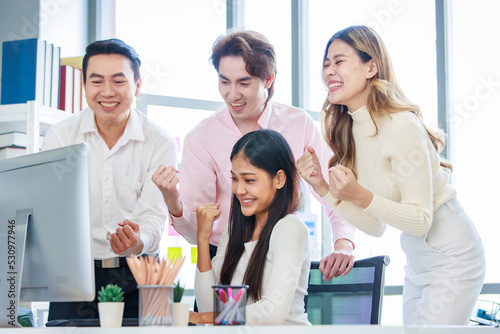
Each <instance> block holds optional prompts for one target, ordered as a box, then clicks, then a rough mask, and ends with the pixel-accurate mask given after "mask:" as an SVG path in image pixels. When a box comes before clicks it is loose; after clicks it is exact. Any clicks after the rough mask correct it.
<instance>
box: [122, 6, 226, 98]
mask: <svg viewBox="0 0 500 334" xmlns="http://www.w3.org/2000/svg"><path fill="white" fill-rule="evenodd" d="M116 13H117V15H116V36H117V37H118V38H120V39H123V40H124V41H125V42H126V43H128V44H130V45H132V46H133V47H134V48H135V49H136V51H137V52H138V53H139V57H140V58H141V61H142V64H143V65H142V66H141V73H142V76H143V89H142V93H146V94H155V95H166V96H177V97H186V98H194V99H201V100H219V93H218V91H217V85H216V84H214V82H216V80H217V74H216V72H215V70H214V68H213V67H212V65H211V64H210V62H209V58H210V50H211V47H212V44H213V42H214V41H215V39H216V38H217V37H218V36H220V35H222V34H224V32H225V30H226V7H225V1H223V0H212V1H207V0H190V1H155V0H145V1H141V2H140V4H139V3H138V2H137V1H133V0H120V1H116Z"/></svg>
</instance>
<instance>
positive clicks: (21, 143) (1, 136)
mask: <svg viewBox="0 0 500 334" xmlns="http://www.w3.org/2000/svg"><path fill="white" fill-rule="evenodd" d="M42 141H43V137H42V136H40V143H42ZM27 143H28V140H27V135H26V133H22V132H15V131H13V132H6V133H0V160H3V159H9V158H15V157H18V156H21V155H24V154H26V146H27Z"/></svg>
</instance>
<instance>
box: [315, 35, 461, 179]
mask: <svg viewBox="0 0 500 334" xmlns="http://www.w3.org/2000/svg"><path fill="white" fill-rule="evenodd" d="M336 39H340V40H342V41H344V42H345V43H347V44H348V45H349V46H351V47H352V48H354V49H355V50H356V52H357V53H358V55H359V56H360V58H361V60H362V61H363V62H365V63H366V62H367V61H370V60H372V59H373V61H374V62H375V64H376V66H377V69H378V72H377V74H376V75H375V76H373V78H371V82H370V86H369V92H368V95H367V100H366V107H367V109H368V111H369V112H370V117H371V118H372V120H373V123H374V124H375V129H376V130H375V133H374V136H376V135H377V134H378V127H377V123H376V122H375V119H374V116H376V115H390V114H393V113H398V112H402V111H410V112H412V113H414V114H415V115H416V116H417V117H418V119H419V120H420V121H421V122H422V125H423V126H424V128H425V130H426V131H427V134H428V135H429V138H430V139H431V142H432V144H433V146H434V148H435V149H436V152H437V153H438V154H439V153H441V152H442V151H443V149H444V146H445V134H444V132H443V131H442V130H431V129H429V128H428V127H427V126H426V125H425V124H424V122H423V118H422V112H421V111H420V108H419V107H418V106H417V105H415V104H413V103H411V102H410V101H409V100H408V99H407V98H406V96H405V95H404V93H403V91H402V89H401V87H400V86H399V84H398V82H397V80H396V76H395V74H394V69H393V67H392V63H391V60H390V57H389V53H388V52H387V49H386V48H385V45H384V42H383V41H382V39H381V38H380V37H379V36H378V35H377V33H376V32H375V31H374V30H373V29H371V28H368V27H365V26H352V27H348V28H345V29H343V30H341V31H339V32H337V33H336V34H335V35H333V36H332V37H331V38H330V40H329V41H328V43H327V45H326V50H325V55H324V58H325V59H326V57H327V54H328V48H329V47H330V45H331V44H332V43H333V41H335V40H336ZM322 129H323V135H324V137H325V140H326V142H327V143H328V145H329V146H330V147H331V148H332V150H333V152H334V153H335V155H334V156H333V157H332V158H331V159H330V162H329V165H330V167H332V166H335V165H337V164H342V165H344V166H346V167H348V168H350V169H352V170H353V171H354V172H356V170H355V165H356V161H355V158H356V145H355V142H354V137H353V135H352V117H351V116H350V115H349V114H348V113H347V107H346V106H345V105H340V104H330V102H329V100H328V96H327V98H326V101H325V103H324V104H323V117H322ZM440 165H441V166H442V167H443V168H446V169H449V170H450V171H451V170H452V165H451V163H450V162H448V161H446V160H444V159H443V158H441V157H440Z"/></svg>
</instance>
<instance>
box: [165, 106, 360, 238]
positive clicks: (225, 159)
mask: <svg viewBox="0 0 500 334" xmlns="http://www.w3.org/2000/svg"><path fill="white" fill-rule="evenodd" d="M258 123H259V125H260V127H261V128H263V129H271V130H275V131H278V132H280V133H281V134H282V135H283V136H284V137H285V139H286V140H287V141H288V144H289V145H290V147H291V149H292V152H293V155H294V157H295V160H297V159H298V158H300V157H301V156H302V155H303V154H304V152H305V151H306V150H307V146H309V145H310V146H312V147H313V148H314V149H315V151H316V153H317V154H318V157H319V159H320V161H321V163H322V170H323V174H324V175H325V178H326V179H328V176H327V171H328V160H329V159H330V157H331V155H332V153H331V150H330V149H329V147H328V146H327V145H326V143H325V141H324V140H323V138H322V136H321V133H320V131H319V129H318V128H317V127H316V126H315V125H314V122H313V120H312V118H311V117H310V116H309V115H308V114H307V113H306V112H304V111H303V110H301V109H299V108H295V107H291V106H287V105H283V104H279V103H276V102H268V104H267V107H266V108H265V109H264V111H263V112H262V115H261V116H260V118H259V120H258ZM242 136H243V134H242V133H241V131H240V130H239V129H238V127H237V126H236V124H235V123H234V121H233V119H232V117H231V114H230V112H229V110H228V108H227V107H224V108H223V109H221V110H220V111H218V112H216V113H214V114H213V115H211V116H210V117H208V118H206V119H205V120H203V121H202V122H200V123H199V124H198V125H197V126H196V127H195V128H194V129H193V130H191V132H190V133H189V134H188V135H187V136H186V137H185V139H184V149H183V153H182V162H181V167H180V173H179V178H180V183H179V190H180V194H181V195H180V199H181V201H182V203H183V215H182V216H181V217H173V216H171V219H172V223H173V226H174V228H175V230H176V231H177V232H179V233H180V234H182V235H183V236H184V238H185V239H186V240H187V241H188V242H190V243H192V244H196V242H197V240H196V234H197V223H196V208H197V207H198V206H200V205H202V204H205V203H209V202H214V203H220V210H221V215H220V218H219V219H218V220H216V221H215V222H214V228H213V233H212V236H211V238H210V243H211V244H213V245H215V246H217V245H218V243H219V238H220V236H221V234H222V231H223V230H224V227H225V226H226V225H227V223H228V219H229V210H230V208H231V198H232V191H231V167H232V165H231V160H230V155H231V150H232V148H233V146H234V144H235V143H236V142H237V141H238V139H240V138H241V137H242ZM302 186H303V187H306V183H305V182H303V185H302ZM307 187H309V186H308V185H307ZM310 191H311V193H312V194H313V195H314V197H316V198H317V199H318V200H319V201H320V202H321V204H322V205H323V207H324V208H325V212H326V214H327V215H328V217H329V220H330V224H331V227H332V234H333V241H334V243H335V242H336V241H337V240H338V239H341V238H344V239H348V240H350V241H351V242H353V243H354V227H353V226H352V225H350V224H349V223H347V222H346V221H345V220H344V219H343V218H341V217H340V216H339V215H337V214H336V213H335V212H334V211H333V209H332V208H331V207H330V206H329V205H327V204H326V203H325V202H324V201H323V200H322V199H321V198H320V197H319V196H318V195H317V194H316V193H315V192H314V191H313V190H312V188H310Z"/></svg>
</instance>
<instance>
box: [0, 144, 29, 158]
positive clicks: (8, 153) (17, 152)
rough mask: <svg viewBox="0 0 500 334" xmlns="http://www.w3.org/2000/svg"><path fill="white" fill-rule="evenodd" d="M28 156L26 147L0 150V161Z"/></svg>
mask: <svg viewBox="0 0 500 334" xmlns="http://www.w3.org/2000/svg"><path fill="white" fill-rule="evenodd" d="M25 154H26V148H24V147H3V148H0V160H3V159H9V158H15V157H20V156H21V155H25Z"/></svg>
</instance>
